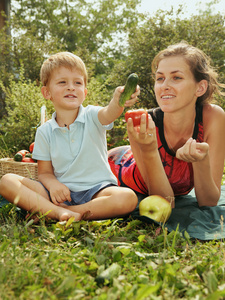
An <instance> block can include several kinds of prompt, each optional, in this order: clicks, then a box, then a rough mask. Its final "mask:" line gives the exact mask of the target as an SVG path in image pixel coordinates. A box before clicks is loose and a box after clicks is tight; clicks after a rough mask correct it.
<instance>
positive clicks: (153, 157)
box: [141, 150, 174, 207]
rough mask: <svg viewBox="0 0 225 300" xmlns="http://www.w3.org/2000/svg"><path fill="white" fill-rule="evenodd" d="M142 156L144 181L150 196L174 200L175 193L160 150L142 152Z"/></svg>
mask: <svg viewBox="0 0 225 300" xmlns="http://www.w3.org/2000/svg"><path fill="white" fill-rule="evenodd" d="M141 156H142V161H143V165H144V166H145V169H144V177H145V178H144V180H145V183H146V185H147V187H148V190H149V194H150V195H160V196H162V197H164V198H168V199H169V200H171V199H173V198H174V193H173V190H172V187H171V185H170V183H169V180H168V178H167V176H166V173H165V170H164V168H163V164H162V161H161V158H160V155H159V152H158V150H157V151H155V152H154V153H149V152H146V151H145V152H142V153H141ZM172 207H173V206H172Z"/></svg>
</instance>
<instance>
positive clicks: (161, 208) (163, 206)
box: [139, 195, 172, 223]
mask: <svg viewBox="0 0 225 300" xmlns="http://www.w3.org/2000/svg"><path fill="white" fill-rule="evenodd" d="M171 212H172V207H171V203H170V202H169V201H168V200H166V199H165V198H163V197H161V196H158V195H151V196H148V197H146V198H144V199H143V200H142V201H141V202H140V204H139V213H140V216H146V217H149V218H151V219H152V220H155V221H156V222H159V223H165V222H166V221H167V220H168V219H169V217H170V215H171Z"/></svg>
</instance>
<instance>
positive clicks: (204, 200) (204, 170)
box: [192, 156, 220, 206]
mask: <svg viewBox="0 0 225 300" xmlns="http://www.w3.org/2000/svg"><path fill="white" fill-rule="evenodd" d="M192 165H193V171H194V187H195V194H196V198H197V201H198V204H199V206H216V205H217V203H218V200H219V198H220V186H217V185H216V183H215V181H214V179H213V176H212V172H211V168H210V160H209V156H207V157H206V158H205V159H204V160H202V161H199V162H194V163H193V164H192Z"/></svg>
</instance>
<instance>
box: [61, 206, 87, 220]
mask: <svg viewBox="0 0 225 300" xmlns="http://www.w3.org/2000/svg"><path fill="white" fill-rule="evenodd" d="M72 217H74V221H80V220H81V219H82V216H81V214H79V213H76V212H73V211H70V210H68V209H64V208H61V209H60V210H59V212H58V218H57V219H58V220H59V221H68V220H69V219H70V218H72Z"/></svg>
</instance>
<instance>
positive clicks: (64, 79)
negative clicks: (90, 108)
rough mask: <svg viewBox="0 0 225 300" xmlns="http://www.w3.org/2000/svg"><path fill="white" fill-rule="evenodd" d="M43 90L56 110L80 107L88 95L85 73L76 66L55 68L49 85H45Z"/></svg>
mask: <svg viewBox="0 0 225 300" xmlns="http://www.w3.org/2000/svg"><path fill="white" fill-rule="evenodd" d="M41 91H42V94H43V96H44V97H45V98H46V99H50V100H51V101H52V102H53V105H54V107H55V110H56V111H57V110H58V109H61V110H72V109H77V108H79V106H80V105H81V104H82V103H83V101H84V99H85V97H86V95H87V89H86V88H85V84H84V77H83V75H81V73H80V72H78V71H77V69H76V68H74V69H68V68H65V67H59V68H58V69H56V70H54V71H53V73H52V75H51V78H50V80H49V83H48V85H47V86H43V87H42V90H41Z"/></svg>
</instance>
